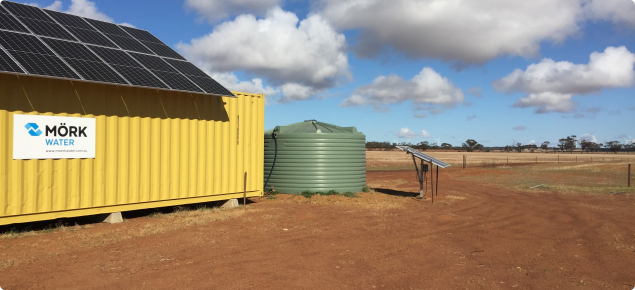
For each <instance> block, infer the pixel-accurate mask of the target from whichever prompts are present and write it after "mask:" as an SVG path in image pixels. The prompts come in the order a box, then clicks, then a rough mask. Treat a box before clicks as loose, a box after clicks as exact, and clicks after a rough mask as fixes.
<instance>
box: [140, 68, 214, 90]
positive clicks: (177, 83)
mask: <svg viewBox="0 0 635 290" xmlns="http://www.w3.org/2000/svg"><path fill="white" fill-rule="evenodd" d="M152 72H153V73H154V74H155V75H157V76H158V77H159V78H160V79H162V80H163V81H164V82H165V83H166V84H168V85H169V86H170V87H173V88H176V89H179V90H184V91H195V92H201V93H202V92H203V91H202V90H201V89H199V88H198V87H197V86H196V85H195V84H193V83H192V82H191V81H190V80H189V79H187V78H186V77H184V76H183V75H182V74H178V73H170V72H164V71H152Z"/></svg>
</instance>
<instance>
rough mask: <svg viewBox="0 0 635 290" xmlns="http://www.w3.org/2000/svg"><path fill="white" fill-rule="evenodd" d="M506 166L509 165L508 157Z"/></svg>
mask: <svg viewBox="0 0 635 290" xmlns="http://www.w3.org/2000/svg"><path fill="white" fill-rule="evenodd" d="M507 166H509V157H507Z"/></svg>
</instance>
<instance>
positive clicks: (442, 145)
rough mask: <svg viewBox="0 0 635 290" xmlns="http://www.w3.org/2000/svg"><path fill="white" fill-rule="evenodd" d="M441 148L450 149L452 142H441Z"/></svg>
mask: <svg viewBox="0 0 635 290" xmlns="http://www.w3.org/2000/svg"><path fill="white" fill-rule="evenodd" d="M441 148H443V149H445V150H450V149H452V144H450V143H443V144H441Z"/></svg>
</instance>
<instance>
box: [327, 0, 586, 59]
mask: <svg viewBox="0 0 635 290" xmlns="http://www.w3.org/2000/svg"><path fill="white" fill-rule="evenodd" d="M579 1H581V0H559V1H553V0H533V1H509V0H479V1H474V0H453V1H437V0H395V1H384V0H322V2H321V10H320V13H321V14H323V15H324V16H325V17H326V18H328V19H330V20H331V22H332V23H333V24H334V25H335V26H336V27H338V28H340V29H359V30H360V34H359V39H358V43H357V45H356V47H355V50H356V52H357V53H358V54H359V55H361V56H366V57H370V56H374V55H376V54H378V53H380V52H381V51H382V49H384V48H393V49H396V50H398V51H401V52H404V53H405V54H406V55H408V56H410V57H415V58H437V59H442V60H445V61H455V60H458V61H460V62H463V63H484V62H486V61H488V60H490V59H493V58H496V57H498V56H501V55H517V56H525V57H535V56H537V55H538V54H539V50H540V43H541V42H543V41H547V42H553V43H559V42H562V41H563V40H565V39H566V38H568V37H570V36H572V35H575V34H576V33H577V32H578V31H579V25H578V24H579V22H580V21H581V15H582V7H581V4H580V2H579Z"/></svg>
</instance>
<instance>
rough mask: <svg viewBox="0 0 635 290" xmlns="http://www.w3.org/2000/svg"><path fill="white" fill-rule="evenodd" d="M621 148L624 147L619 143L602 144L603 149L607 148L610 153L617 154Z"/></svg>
mask: <svg viewBox="0 0 635 290" xmlns="http://www.w3.org/2000/svg"><path fill="white" fill-rule="evenodd" d="M622 147H624V145H623V144H621V143H620V141H610V142H606V143H604V148H608V149H609V150H611V152H613V153H615V154H617V152H618V151H620V149H622Z"/></svg>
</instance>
